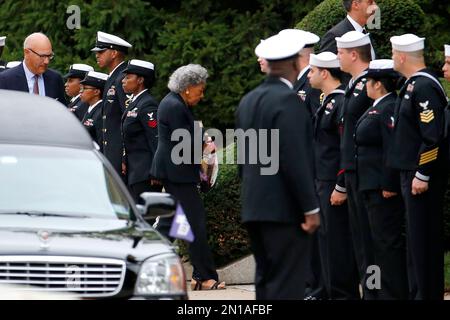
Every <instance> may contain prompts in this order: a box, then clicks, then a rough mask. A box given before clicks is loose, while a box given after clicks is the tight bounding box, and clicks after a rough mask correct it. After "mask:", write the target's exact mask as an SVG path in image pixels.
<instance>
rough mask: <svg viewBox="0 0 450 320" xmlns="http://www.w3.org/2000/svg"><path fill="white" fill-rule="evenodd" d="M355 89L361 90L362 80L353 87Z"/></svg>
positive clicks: (362, 86) (362, 87)
mask: <svg viewBox="0 0 450 320" xmlns="http://www.w3.org/2000/svg"><path fill="white" fill-rule="evenodd" d="M355 89H356V90H362V89H364V82H362V81H360V82H358V84H357V85H356V87H355Z"/></svg>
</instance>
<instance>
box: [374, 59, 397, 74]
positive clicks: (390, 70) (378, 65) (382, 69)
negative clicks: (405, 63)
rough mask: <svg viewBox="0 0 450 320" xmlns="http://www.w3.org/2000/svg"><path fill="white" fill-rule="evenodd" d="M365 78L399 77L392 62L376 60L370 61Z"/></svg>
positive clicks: (389, 60)
mask: <svg viewBox="0 0 450 320" xmlns="http://www.w3.org/2000/svg"><path fill="white" fill-rule="evenodd" d="M366 77H367V78H373V79H379V78H398V77H400V75H399V74H398V73H397V72H396V71H395V70H394V60H391V59H378V60H372V61H371V62H370V64H369V69H368V70H367V74H366Z"/></svg>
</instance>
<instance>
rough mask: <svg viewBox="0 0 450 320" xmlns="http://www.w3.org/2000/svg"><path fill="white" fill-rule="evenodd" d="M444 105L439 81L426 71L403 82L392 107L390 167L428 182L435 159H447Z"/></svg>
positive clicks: (444, 98) (444, 100)
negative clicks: (410, 172) (409, 172)
mask: <svg viewBox="0 0 450 320" xmlns="http://www.w3.org/2000/svg"><path fill="white" fill-rule="evenodd" d="M446 105H447V99H446V96H445V93H444V91H443V89H442V87H441V85H440V84H439V81H438V80H436V78H435V77H434V76H432V75H431V73H430V72H429V71H427V70H426V69H423V70H420V71H419V72H417V73H415V74H414V75H412V76H411V77H410V78H409V79H408V80H407V81H406V82H405V84H404V86H403V87H402V89H401V90H400V93H399V98H398V99H397V103H396V107H395V115H394V118H395V123H394V144H393V148H392V152H391V153H390V157H389V159H388V160H389V164H390V165H391V166H392V167H394V168H397V169H400V170H405V171H417V172H418V174H419V176H418V178H419V179H420V178H421V179H423V180H425V181H427V180H428V178H429V176H430V174H431V173H432V172H433V171H434V170H435V168H436V169H437V167H436V163H437V162H438V161H437V160H439V159H441V157H445V158H446V157H447V154H446V153H447V146H446V143H445V141H446V140H445V139H444V132H445V130H444V129H445V119H444V112H445V107H446ZM441 149H442V150H441ZM416 177H417V174H416Z"/></svg>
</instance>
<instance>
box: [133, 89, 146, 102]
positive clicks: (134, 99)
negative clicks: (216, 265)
mask: <svg viewBox="0 0 450 320" xmlns="http://www.w3.org/2000/svg"><path fill="white" fill-rule="evenodd" d="M145 91H148V89H144V90H142V91H141V92H139V93H138V94H137V95H135V96H133V99H131V102H134V101H136V99H137V98H138V97H139V96H140V95H141V94H143V93H144V92H145Z"/></svg>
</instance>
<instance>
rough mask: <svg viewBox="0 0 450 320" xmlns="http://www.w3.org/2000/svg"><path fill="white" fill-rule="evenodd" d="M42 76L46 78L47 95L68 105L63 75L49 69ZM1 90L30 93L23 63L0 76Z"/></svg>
mask: <svg viewBox="0 0 450 320" xmlns="http://www.w3.org/2000/svg"><path fill="white" fill-rule="evenodd" d="M42 76H43V78H44V86H45V95H46V96H47V97H49V98H53V99H55V100H57V101H59V102H61V103H62V104H64V105H67V101H66V97H65V95H64V81H63V78H62V77H61V75H60V74H59V73H58V72H57V71H55V70H52V69H47V71H45V72H44V73H43V74H42ZM0 89H5V90H15V91H23V92H29V89H28V82H27V77H26V75H25V70H24V69H23V62H22V63H21V64H19V65H18V66H15V67H14V68H11V69H8V70H5V71H4V72H2V73H1V74H0Z"/></svg>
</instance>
